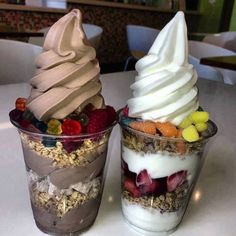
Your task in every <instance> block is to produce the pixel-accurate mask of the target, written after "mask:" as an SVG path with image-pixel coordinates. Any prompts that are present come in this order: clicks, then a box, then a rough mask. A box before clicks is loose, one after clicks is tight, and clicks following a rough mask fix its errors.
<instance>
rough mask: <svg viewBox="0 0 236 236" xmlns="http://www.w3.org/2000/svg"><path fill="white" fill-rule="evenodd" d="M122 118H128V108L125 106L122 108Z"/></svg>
mask: <svg viewBox="0 0 236 236" xmlns="http://www.w3.org/2000/svg"><path fill="white" fill-rule="evenodd" d="M123 116H126V117H128V116H129V107H128V106H125V107H124V108H123Z"/></svg>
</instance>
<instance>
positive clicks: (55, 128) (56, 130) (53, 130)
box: [47, 119, 62, 135]
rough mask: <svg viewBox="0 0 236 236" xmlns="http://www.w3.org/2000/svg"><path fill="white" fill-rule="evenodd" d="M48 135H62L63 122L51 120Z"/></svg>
mask: <svg viewBox="0 0 236 236" xmlns="http://www.w3.org/2000/svg"><path fill="white" fill-rule="evenodd" d="M47 133H48V134H56V135H57V134H61V133H62V128H61V122H60V121H59V120H56V119H51V120H50V121H49V122H48V129H47Z"/></svg>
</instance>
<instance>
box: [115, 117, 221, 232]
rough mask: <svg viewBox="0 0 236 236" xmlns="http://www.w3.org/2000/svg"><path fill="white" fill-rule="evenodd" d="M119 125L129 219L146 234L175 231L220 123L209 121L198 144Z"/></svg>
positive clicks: (123, 201) (124, 202)
mask: <svg viewBox="0 0 236 236" xmlns="http://www.w3.org/2000/svg"><path fill="white" fill-rule="evenodd" d="M120 127H121V167H122V168H121V169H122V171H121V173H122V174H121V177H122V180H121V205H122V212H123V215H124V218H125V220H126V221H127V222H128V223H129V225H130V226H132V227H133V228H134V229H135V230H137V231H139V232H141V233H143V235H167V234H169V233H172V232H173V231H175V230H176V228H177V226H178V225H179V223H180V222H181V220H182V218H183V216H184V213H185V211H186V208H187V205H188V202H189V199H190V197H191V194H192V191H193V189H194V186H195V184H196V181H197V178H198V176H199V173H200V170H201V168H202V165H203V161H204V159H205V154H206V148H205V146H206V143H207V141H208V140H209V139H210V137H212V136H213V135H215V134H216V132H217V127H216V125H215V124H214V123H213V122H211V121H209V122H208V130H207V131H205V132H204V133H203V137H202V138H201V139H200V140H199V141H197V142H193V143H188V142H185V141H184V140H183V139H180V138H165V137H161V136H153V135H148V134H145V133H142V132H139V131H136V130H134V129H132V128H129V127H127V126H124V125H123V124H120ZM204 150H205V152H204Z"/></svg>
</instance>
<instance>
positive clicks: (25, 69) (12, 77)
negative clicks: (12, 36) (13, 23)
mask: <svg viewBox="0 0 236 236" xmlns="http://www.w3.org/2000/svg"><path fill="white" fill-rule="evenodd" d="M41 52H42V48H41V47H39V46H36V45H33V44H29V43H23V42H19V41H14V40H4V39H0V58H1V62H2V63H1V64H0V84H8V83H20V82H27V81H29V80H30V79H31V78H32V77H33V75H34V73H35V69H36V67H35V58H36V57H37V55H39V54H40V53H41Z"/></svg>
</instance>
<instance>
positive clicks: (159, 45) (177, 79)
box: [127, 12, 199, 125]
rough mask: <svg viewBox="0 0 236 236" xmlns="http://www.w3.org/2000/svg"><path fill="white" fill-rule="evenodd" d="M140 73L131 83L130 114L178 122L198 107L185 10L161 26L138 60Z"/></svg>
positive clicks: (176, 123) (148, 118) (137, 65)
mask: <svg viewBox="0 0 236 236" xmlns="http://www.w3.org/2000/svg"><path fill="white" fill-rule="evenodd" d="M135 68H136V71H137V72H138V76H136V78H135V83H134V84H132V85H131V89H132V90H133V98H131V99H129V100H128V102H127V104H128V107H129V116H130V117H139V118H142V119H143V120H153V121H160V122H166V121H169V122H171V123H172V124H174V125H179V124H180V123H181V122H182V121H183V119H184V118H185V117H187V116H188V115H189V114H190V113H191V112H193V111H195V110H197V108H198V105H199V104H198V99H197V93H198V90H197V87H196V86H195V83H196V81H197V73H196V71H195V70H194V68H193V66H192V65H191V64H189V63H188V39H187V27H186V23H185V19H184V13H183V12H178V13H177V14H176V15H175V17H174V18H173V19H172V20H171V21H170V22H169V23H168V24H167V25H166V26H165V27H164V28H163V29H162V31H161V32H160V33H159V34H158V36H157V38H156V40H155V41H154V43H153V45H152V47H151V48H150V50H149V52H148V54H147V55H146V56H144V57H143V58H141V59H140V60H139V61H138V62H137V63H136V66H135Z"/></svg>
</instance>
